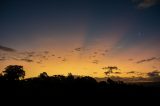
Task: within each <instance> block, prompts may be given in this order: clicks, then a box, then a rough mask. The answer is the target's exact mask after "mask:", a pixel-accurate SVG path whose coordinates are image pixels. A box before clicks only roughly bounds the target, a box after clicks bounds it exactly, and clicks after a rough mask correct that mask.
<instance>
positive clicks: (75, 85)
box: [0, 75, 160, 98]
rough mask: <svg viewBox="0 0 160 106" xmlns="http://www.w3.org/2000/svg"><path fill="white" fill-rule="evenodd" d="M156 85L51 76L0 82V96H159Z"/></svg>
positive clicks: (159, 92) (159, 91)
mask: <svg viewBox="0 0 160 106" xmlns="http://www.w3.org/2000/svg"><path fill="white" fill-rule="evenodd" d="M159 85H160V84H159V83H155V84H154V83H153V84H149V85H148V86H146V83H145V85H143V84H141V85H138V84H125V83H123V82H120V81H118V82H115V81H113V80H111V79H108V80H107V81H101V82H97V81H96V80H95V79H94V78H92V77H78V78H74V77H73V76H68V77H65V76H60V75H57V76H53V77H47V78H40V77H37V78H30V79H25V80H1V81H0V86H1V87H0V91H1V96H8V97H12V96H13V97H16V96H17V97H27V96H28V97H29V96H31V97H44V96H50V97H53V98H54V97H56V98H58V97H60V98H61V97H62V98H63V97H66V98H69V97H92V98H93V97H102V96H103V97H150V98H151V97H160V86H159Z"/></svg>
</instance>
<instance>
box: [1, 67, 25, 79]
mask: <svg viewBox="0 0 160 106" xmlns="http://www.w3.org/2000/svg"><path fill="white" fill-rule="evenodd" d="M3 74H4V78H5V79H6V80H20V79H23V78H24V77H25V71H24V70H23V66H19V65H9V66H7V67H6V68H5V71H3Z"/></svg>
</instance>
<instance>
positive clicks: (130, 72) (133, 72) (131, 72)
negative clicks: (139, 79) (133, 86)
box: [127, 71, 136, 74]
mask: <svg viewBox="0 0 160 106" xmlns="http://www.w3.org/2000/svg"><path fill="white" fill-rule="evenodd" d="M135 73H136V72H135V71H129V72H127V74H135Z"/></svg>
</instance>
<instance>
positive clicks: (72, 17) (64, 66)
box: [0, 0, 160, 77]
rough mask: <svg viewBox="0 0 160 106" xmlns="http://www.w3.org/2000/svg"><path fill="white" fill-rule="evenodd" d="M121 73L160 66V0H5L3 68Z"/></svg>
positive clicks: (0, 5)
mask: <svg viewBox="0 0 160 106" xmlns="http://www.w3.org/2000/svg"><path fill="white" fill-rule="evenodd" d="M14 64H17V65H23V66H24V69H25V70H26V75H27V76H26V77H34V76H38V75H39V73H41V72H47V73H48V74H49V75H54V74H63V75H67V74H68V73H70V72H71V73H73V74H74V75H89V76H93V77H105V74H104V72H105V71H106V70H103V69H102V68H103V67H108V66H117V67H118V68H119V69H118V70H115V72H114V73H112V74H113V75H114V76H120V77H137V76H138V77H139V76H142V77H146V76H147V73H150V72H155V71H157V72H158V74H159V71H160V2H159V0H0V72H2V71H3V70H4V68H5V67H6V66H7V65H14Z"/></svg>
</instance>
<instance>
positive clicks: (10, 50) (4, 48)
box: [0, 45, 16, 52]
mask: <svg viewBox="0 0 160 106" xmlns="http://www.w3.org/2000/svg"><path fill="white" fill-rule="evenodd" d="M0 50H2V51H6V52H16V50H15V49H13V48H9V47H5V46H2V45H0Z"/></svg>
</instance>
